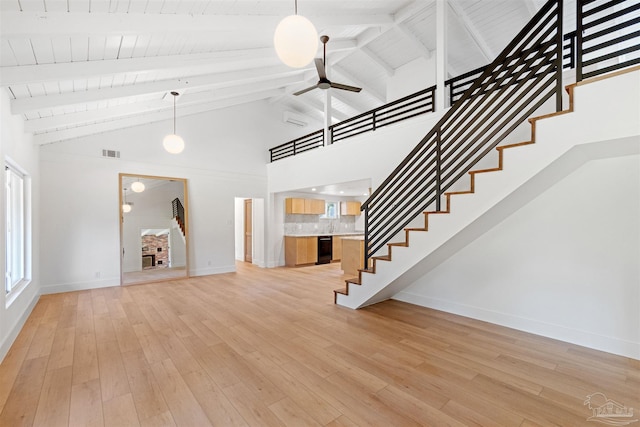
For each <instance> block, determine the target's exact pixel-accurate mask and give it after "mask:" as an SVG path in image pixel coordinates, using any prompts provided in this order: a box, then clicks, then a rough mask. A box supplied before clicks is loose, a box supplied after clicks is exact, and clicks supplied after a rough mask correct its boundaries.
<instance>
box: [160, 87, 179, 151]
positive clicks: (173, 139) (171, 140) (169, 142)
mask: <svg viewBox="0 0 640 427" xmlns="http://www.w3.org/2000/svg"><path fill="white" fill-rule="evenodd" d="M171 95H173V133H172V134H170V135H167V136H165V137H164V139H163V140H162V146H163V147H164V149H165V150H167V151H168V152H169V153H171V154H179V153H182V150H184V139H182V138H181V137H180V136H179V135H176V97H177V96H178V95H179V93H178V92H171Z"/></svg>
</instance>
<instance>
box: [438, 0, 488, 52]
mask: <svg viewBox="0 0 640 427" xmlns="http://www.w3.org/2000/svg"><path fill="white" fill-rule="evenodd" d="M448 3H449V8H450V9H451V11H452V12H453V14H454V16H456V17H457V18H458V20H459V21H460V22H461V23H462V25H463V26H464V28H466V30H467V32H468V33H469V35H470V36H471V39H472V40H473V41H474V43H475V44H476V46H478V49H480V52H481V53H482V55H483V56H484V58H485V60H486V61H487V63H490V62H492V61H493V60H494V59H495V58H496V56H497V55H496V54H495V52H493V50H492V49H491V48H490V47H489V45H488V44H487V42H486V41H485V40H484V37H482V34H480V31H479V30H478V28H477V27H476V26H475V24H474V23H473V21H471V18H469V15H467V13H466V12H465V11H464V9H463V8H462V6H461V5H460V4H458V1H457V0H449V1H448Z"/></svg>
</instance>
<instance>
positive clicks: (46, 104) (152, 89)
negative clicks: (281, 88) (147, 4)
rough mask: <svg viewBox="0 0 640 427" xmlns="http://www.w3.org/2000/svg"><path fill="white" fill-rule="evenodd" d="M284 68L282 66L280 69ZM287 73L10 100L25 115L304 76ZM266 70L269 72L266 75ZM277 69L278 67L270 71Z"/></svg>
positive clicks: (176, 81)
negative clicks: (84, 105)
mask: <svg viewBox="0 0 640 427" xmlns="http://www.w3.org/2000/svg"><path fill="white" fill-rule="evenodd" d="M280 70H282V69H280ZM287 70H288V71H285V72H284V73H276V74H269V72H268V71H267V70H247V71H244V72H230V73H222V74H217V75H216V74H214V75H211V76H201V77H194V78H186V79H170V80H161V81H158V82H152V83H141V84H136V85H127V86H119V87H112V88H104V89H95V90H88V91H82V92H68V93H61V94H52V95H44V96H37V97H32V98H19V99H12V100H11V112H12V113H13V114H24V113H26V112H29V111H39V110H43V109H49V108H56V107H61V106H66V105H75V104H83V103H87V102H96V101H104V100H109V99H120V98H130V97H133V96H140V95H149V94H152V93H158V94H161V93H163V92H167V91H171V90H178V91H180V90H192V89H195V88H198V87H211V88H213V87H230V86H239V85H244V84H250V83H254V82H256V81H267V80H269V79H274V78H287V79H288V80H287V82H288V83H287V84H292V83H294V82H297V81H299V80H300V79H301V78H302V73H303V71H300V70H291V69H290V68H289V69H287ZM265 71H267V73H266V74H265ZM273 71H277V70H276V69H273V70H271V72H273Z"/></svg>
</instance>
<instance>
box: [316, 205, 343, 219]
mask: <svg viewBox="0 0 640 427" xmlns="http://www.w3.org/2000/svg"><path fill="white" fill-rule="evenodd" d="M339 213H340V205H339V204H338V202H325V204H324V215H320V218H323V219H336V218H338V217H339V216H340V215H339Z"/></svg>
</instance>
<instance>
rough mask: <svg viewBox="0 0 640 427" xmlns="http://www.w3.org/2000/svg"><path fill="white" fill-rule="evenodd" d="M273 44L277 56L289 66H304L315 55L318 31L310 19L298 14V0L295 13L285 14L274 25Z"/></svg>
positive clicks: (296, 0)
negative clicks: (284, 16)
mask: <svg viewBox="0 0 640 427" xmlns="http://www.w3.org/2000/svg"><path fill="white" fill-rule="evenodd" d="M273 44H274V46H275V48H276V53H277V54H278V58H280V60H281V61H282V62H284V63H285V64H286V65H288V66H289V67H293V68H302V67H305V66H307V65H309V63H310V62H311V61H312V60H313V58H314V57H315V56H316V53H317V51H318V32H317V31H316V28H315V27H314V26H313V24H312V23H311V21H309V20H308V19H307V18H305V17H304V16H300V15H298V0H295V15H290V16H287V17H286V18H284V19H283V20H282V21H280V23H279V24H278V26H277V27H276V31H275V34H274V35H273Z"/></svg>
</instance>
